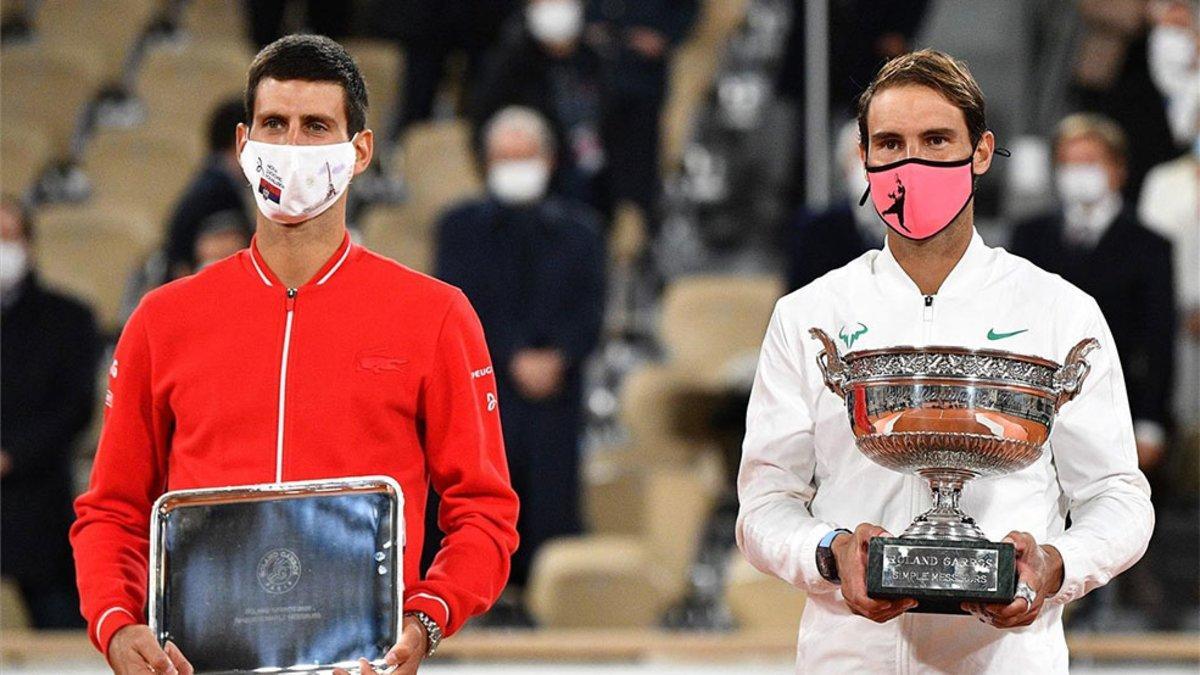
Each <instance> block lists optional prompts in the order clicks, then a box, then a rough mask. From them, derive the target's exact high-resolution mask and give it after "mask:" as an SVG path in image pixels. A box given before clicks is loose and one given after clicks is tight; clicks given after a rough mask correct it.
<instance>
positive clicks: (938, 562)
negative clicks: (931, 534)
mask: <svg viewBox="0 0 1200 675" xmlns="http://www.w3.org/2000/svg"><path fill="white" fill-rule="evenodd" d="M999 563H1000V552H999V551H997V550H995V549H979V548H952V547H946V546H900V545H898V544H888V545H886V546H884V547H883V586H884V587H886V588H898V589H909V588H912V589H940V590H956V591H987V592H992V591H995V590H997V589H998V588H999V584H1000V582H999Z"/></svg>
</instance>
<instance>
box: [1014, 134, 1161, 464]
mask: <svg viewBox="0 0 1200 675" xmlns="http://www.w3.org/2000/svg"><path fill="white" fill-rule="evenodd" d="M1126 148H1127V141H1126V138H1125V134H1124V132H1123V131H1122V130H1121V128H1120V127H1119V126H1117V124H1116V123H1115V122H1113V121H1111V120H1109V119H1107V118H1105V117H1102V116H1099V115H1095V114H1090V113H1085V114H1076V115H1071V116H1069V117H1067V118H1065V119H1064V120H1063V121H1062V122H1061V123H1060V124H1059V127H1058V132H1057V134H1056V136H1055V139H1054V160H1055V172H1056V174H1055V175H1056V183H1057V188H1058V193H1059V196H1060V197H1061V201H1062V208H1061V209H1060V210H1058V211H1056V212H1054V213H1049V214H1046V215H1043V216H1040V217H1036V218H1033V219H1031V220H1029V221H1027V222H1023V223H1021V224H1019V225H1018V226H1017V228H1016V230H1015V231H1014V233H1013V238H1012V251H1013V253H1016V254H1017V255H1020V256H1023V257H1025V258H1028V259H1029V260H1030V261H1032V262H1033V263H1034V264H1036V265H1038V266H1039V267H1042V268H1043V269H1046V270H1050V271H1052V272H1057V273H1059V274H1061V275H1062V276H1063V278H1065V279H1066V280H1067V281H1070V282H1071V283H1073V284H1075V285H1076V286H1079V287H1080V288H1081V289H1083V290H1084V291H1086V292H1087V293H1088V294H1089V295H1091V296H1092V297H1093V298H1095V299H1096V302H1097V303H1098V304H1099V305H1100V309H1101V311H1103V312H1104V315H1105V317H1106V318H1107V319H1108V324H1109V326H1110V327H1111V328H1112V332H1113V337H1114V338H1115V340H1116V343H1117V345H1118V346H1119V348H1120V352H1121V354H1120V356H1121V367H1122V369H1123V370H1124V372H1125V383H1126V388H1127V389H1128V392H1129V405H1130V408H1131V412H1132V413H1133V419H1134V433H1135V436H1136V440H1137V448H1138V463H1139V464H1140V465H1141V469H1142V470H1143V471H1144V472H1146V474H1147V477H1148V478H1150V480H1151V483H1152V484H1153V483H1154V482H1155V473H1156V472H1155V469H1156V468H1158V467H1159V466H1160V465H1161V464H1162V460H1163V451H1164V448H1165V447H1166V442H1165V441H1166V435H1167V433H1168V432H1169V431H1170V429H1171V419H1170V412H1169V411H1170V396H1171V392H1172V384H1173V380H1174V374H1175V363H1174V360H1175V347H1174V336H1175V322H1176V316H1177V315H1176V307H1175V288H1174V276H1173V269H1172V259H1173V258H1172V251H1171V243H1170V242H1169V241H1168V240H1167V239H1165V238H1164V237H1162V236H1161V235H1159V234H1157V233H1155V232H1152V231H1151V230H1149V229H1148V228H1146V227H1145V226H1144V225H1143V224H1142V223H1141V222H1140V221H1139V220H1138V218H1137V215H1136V212H1135V210H1134V206H1135V205H1130V204H1126V203H1125V201H1124V199H1123V198H1122V196H1121V195H1122V190H1123V188H1124V184H1125V178H1126V158H1127V151H1126Z"/></svg>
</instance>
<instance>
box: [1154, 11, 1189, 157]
mask: <svg viewBox="0 0 1200 675" xmlns="http://www.w3.org/2000/svg"><path fill="white" fill-rule="evenodd" d="M1198 13H1200V2H1196V0H1190V1H1186V2H1185V1H1182V0H1171V1H1167V2H1154V3H1151V5H1150V20H1151V23H1152V28H1151V29H1150V35H1149V37H1148V38H1147V44H1146V50H1147V55H1146V56H1147V59H1148V61H1149V64H1150V78H1151V80H1153V81H1154V85H1155V86H1156V87H1158V90H1159V91H1160V92H1162V95H1163V98H1165V99H1166V102H1167V122H1168V124H1170V126H1171V135H1172V136H1173V137H1174V139H1175V144H1176V145H1190V144H1194V143H1195V142H1196V140H1195V139H1196V138H1197V134H1198V133H1200V84H1198V83H1200V40H1197V34H1198V33H1200V17H1198V16H1197V14H1198Z"/></svg>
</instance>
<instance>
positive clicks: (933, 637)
mask: <svg viewBox="0 0 1200 675" xmlns="http://www.w3.org/2000/svg"><path fill="white" fill-rule="evenodd" d="M1129 264H1131V265H1136V264H1138V263H1137V261H1135V260H1130V261H1129ZM812 326H816V327H819V328H822V329H824V330H825V332H826V333H828V334H829V335H830V336H834V339H835V340H836V341H837V343H838V347H839V349H840V350H841V352H842V353H843V354H845V353H847V352H848V351H857V350H862V349H875V348H884V347H892V346H898V345H917V346H923V345H956V346H962V347H968V348H973V349H981V348H991V349H1003V350H1006V351H1011V352H1016V353H1020V354H1029V355H1035V356H1041V357H1044V358H1048V359H1052V360H1054V361H1056V362H1059V363H1062V362H1063V360H1064V359H1065V357H1066V355H1067V352H1068V351H1069V350H1070V348H1071V347H1072V346H1074V345H1075V343H1077V342H1078V341H1079V340H1081V339H1083V338H1085V337H1095V338H1097V339H1098V340H1099V341H1100V346H1101V348H1100V349H1098V350H1096V351H1093V352H1092V353H1091V354H1090V355H1089V356H1088V360H1089V362H1090V363H1091V364H1092V371H1091V374H1090V375H1089V377H1088V379H1087V381H1086V382H1085V383H1084V386H1083V390H1082V392H1081V393H1080V394H1079V396H1077V397H1076V398H1075V399H1074V400H1073V401H1071V402H1069V403H1067V404H1066V405H1065V406H1064V407H1063V408H1062V410H1060V411H1059V414H1058V416H1057V418H1056V420H1055V423H1054V428H1053V431H1052V432H1051V435H1050V439H1049V441H1048V443H1047V444H1046V446H1045V448H1044V452H1043V453H1042V457H1041V458H1040V459H1039V460H1038V461H1036V462H1035V463H1034V464H1033V465H1031V466H1029V467H1027V468H1025V469H1024V470H1022V471H1019V472H1016V473H1012V474H1008V475H1005V476H997V477H993V478H986V479H979V480H973V481H971V482H970V483H968V484H967V486H966V489H965V490H964V493H963V498H962V503H961V506H962V508H963V509H964V510H965V511H966V512H967V513H969V514H971V515H972V516H974V517H975V518H976V520H977V521H978V523H979V526H980V527H981V528H983V531H984V532H985V533H986V534H987V536H988V538H989V539H991V540H993V541H998V540H999V539H1001V538H1002V537H1004V535H1006V534H1007V533H1008V532H1010V531H1012V530H1021V531H1025V532H1029V533H1030V534H1032V535H1033V536H1034V538H1035V539H1037V541H1038V543H1049V544H1053V545H1054V546H1056V547H1057V548H1058V550H1059V551H1061V553H1062V557H1063V566H1064V580H1063V585H1062V588H1061V589H1060V590H1059V592H1058V593H1057V594H1056V595H1055V596H1054V597H1052V598H1050V599H1049V600H1048V601H1047V602H1046V604H1045V606H1044V607H1043V609H1042V612H1041V615H1040V616H1039V617H1038V619H1037V621H1036V622H1034V624H1033V625H1031V626H1028V627H1025V628H1017V629H1007V630H1004V629H998V628H995V627H993V626H990V625H987V624H984V623H981V622H979V621H978V620H977V619H975V618H974V617H971V616H946V615H934V614H905V615H902V616H900V617H899V618H897V619H894V620H892V621H889V622H887V623H884V624H877V623H874V622H872V621H870V620H868V619H865V618H862V617H859V616H857V615H854V614H851V613H850V610H849V609H848V608H847V607H846V604H845V602H844V601H843V600H842V597H841V591H840V588H839V587H838V586H837V585H835V584H833V583H830V582H828V581H826V580H825V579H823V578H822V577H821V575H820V574H819V573H818V572H817V567H816V547H817V543H818V542H819V541H820V539H821V538H822V537H823V536H824V535H825V534H827V533H828V532H829V531H830V530H831V529H833V528H835V527H844V528H847V529H850V530H853V529H854V527H855V526H857V525H858V524H859V523H862V522H871V523H877V524H879V525H881V526H883V527H884V528H886V529H887V530H888V531H889V532H892V533H893V534H899V533H900V532H902V531H903V530H904V528H905V527H907V526H908V524H909V523H910V522H911V521H912V519H913V518H914V517H915V516H916V515H917V514H919V513H921V512H922V511H924V510H926V509H927V508H929V506H930V494H929V489H928V487H927V484H926V483H925V481H924V480H922V479H920V478H918V477H916V476H909V475H903V474H900V473H897V472H894V471H890V470H888V469H885V468H883V467H881V466H878V465H877V464H875V463H873V462H872V461H871V460H869V459H867V458H866V457H865V456H864V455H863V454H862V453H860V452H859V451H858V449H857V448H856V447H855V445H854V438H853V436H852V434H851V431H850V424H849V422H848V421H847V419H846V408H845V405H844V404H843V403H842V400H841V399H840V398H838V397H837V396H835V395H834V394H833V393H831V392H830V391H829V390H828V389H826V388H825V385H824V382H823V381H822V379H821V374H820V371H819V369H818V368H817V364H816V354H817V352H818V351H820V345H819V343H818V342H817V341H816V340H814V339H813V338H811V337H810V336H809V334H808V329H809V328H810V327H812ZM1017 331H1023V332H1017ZM989 333H992V336H993V337H994V336H996V335H1000V336H1003V335H1005V334H1011V333H1015V334H1013V335H1011V336H1010V337H1002V338H1001V339H996V340H993V339H990V338H989ZM839 335H844V336H846V337H845V338H844V339H843V338H839V337H837V336H839ZM855 335H857V337H855ZM847 340H852V341H853V343H852V345H851V346H850V347H849V348H847V345H846V341H847ZM738 497H739V499H740V501H741V509H740V512H739V513H738V521H737V541H738V546H739V547H740V548H741V549H742V551H743V552H744V553H745V555H746V557H747V558H748V559H749V560H750V562H751V563H752V564H753V565H754V566H755V567H757V568H758V569H759V570H762V571H763V572H766V573H768V574H773V575H775V576H777V577H779V578H781V579H783V580H785V581H787V582H788V583H790V584H792V585H794V586H796V587H798V588H800V589H802V590H804V591H807V593H808V604H807V606H806V607H805V610H804V616H803V618H802V620H801V623H800V636H799V644H798V645H797V654H796V669H797V672H803V673H860V672H879V673H984V672H987V673H1001V672H1004V673H1012V672H1019V673H1050V672H1053V673H1065V672H1067V645H1066V641H1065V639H1064V637H1063V629H1062V605H1064V604H1065V603H1067V602H1070V601H1071V600H1074V599H1076V598H1078V597H1080V596H1082V595H1083V594H1085V593H1087V592H1089V591H1091V590H1092V589H1094V588H1097V587H1099V586H1102V585H1103V584H1105V583H1106V582H1108V580H1109V579H1111V578H1112V577H1113V576H1114V575H1116V574H1118V573H1120V572H1122V571H1123V570H1125V569H1127V568H1128V567H1129V566H1130V565H1132V564H1133V563H1134V562H1136V561H1137V560H1138V558H1140V557H1141V555H1142V553H1143V552H1144V551H1145V548H1146V544H1147V542H1148V541H1149V539H1150V532H1151V530H1152V529H1153V527H1154V512H1153V510H1152V508H1151V505H1150V488H1149V485H1148V484H1147V483H1146V479H1145V477H1144V476H1143V475H1142V474H1141V472H1140V471H1138V468H1137V456H1136V451H1135V446H1134V440H1133V426H1132V422H1131V420H1130V413H1129V403H1128V400H1127V398H1126V394H1125V382H1124V377H1123V375H1122V374H1121V366H1120V362H1119V361H1118V359H1117V350H1116V346H1115V345H1114V344H1113V338H1112V335H1111V333H1109V330H1108V325H1107V323H1106V322H1105V320H1104V317H1103V316H1102V315H1101V313H1100V309H1099V307H1098V306H1097V305H1096V302H1095V301H1094V300H1093V299H1092V298H1091V297H1090V296H1088V295H1087V294H1085V293H1084V292H1082V291H1080V290H1079V289H1077V288H1075V287H1074V286H1072V285H1071V284H1069V283H1067V282H1066V281H1064V280H1063V279H1062V278H1061V277H1059V276H1057V275H1054V274H1050V273H1048V272H1045V271H1043V270H1041V269H1039V268H1037V267H1035V266H1034V265H1033V264H1032V263H1030V262H1028V261H1027V260H1025V259H1023V258H1019V257H1017V256H1014V255H1012V254H1010V253H1008V252H1006V251H1005V250H1004V249H999V248H989V247H988V246H987V245H985V244H984V243H983V240H982V239H981V238H980V237H979V235H978V234H977V233H976V234H974V236H973V238H972V240H971V243H970V245H969V247H968V248H967V251H966V253H965V254H964V255H963V257H962V259H961V260H960V261H959V262H958V264H957V265H956V266H955V268H954V270H953V271H951V273H950V275H949V277H947V278H946V281H945V282H944V283H943V284H942V287H941V289H939V291H938V293H937V294H936V295H934V296H929V297H928V298H927V297H925V296H922V294H921V292H920V290H918V288H917V286H916V284H915V283H914V282H913V281H912V280H911V279H910V278H909V277H908V275H907V274H906V273H905V272H904V270H903V269H902V268H901V267H900V266H899V264H898V263H897V262H896V259H895V258H894V257H893V256H892V254H891V252H890V251H889V250H888V248H887V247H885V248H884V249H883V250H880V251H870V252H868V253H865V254H863V255H862V256H861V257H859V258H857V259H856V260H854V261H852V262H851V263H850V264H848V265H846V266H845V267H842V268H840V269H837V270H834V271H833V272H830V273H829V274H826V275H825V276H823V277H821V278H819V279H817V280H816V281H814V282H812V283H811V284H809V285H808V286H805V287H804V288H802V289H800V290H798V291H796V292H794V293H791V294H789V295H787V296H785V297H784V298H782V299H780V300H779V302H778V303H777V304H776V306H775V312H774V316H773V317H772V319H771V324H770V327H769V328H768V329H767V335H766V338H765V339H764V341H763V347H762V353H761V355H760V358H759V364H758V372H757V374H756V376H755V381H754V388H753V391H752V393H751V395H750V406H749V410H748V411H747V419H746V439H745V443H744V446H743V456H742V464H741V471H740V474H739V476H738ZM1068 512H1070V514H1071V521H1072V525H1071V528H1070V529H1069V530H1064V527H1065V519H1066V516H1067V513H1068Z"/></svg>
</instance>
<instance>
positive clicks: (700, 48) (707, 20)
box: [661, 0, 750, 170]
mask: <svg viewBox="0 0 1200 675" xmlns="http://www.w3.org/2000/svg"><path fill="white" fill-rule="evenodd" d="M749 4H750V2H749V0H705V2H704V3H703V4H702V6H701V11H700V18H699V20H698V21H697V22H696V27H695V28H694V29H692V33H691V35H690V36H688V39H687V40H686V41H685V42H684V43H683V44H682V45H680V47H679V50H678V51H677V52H676V53H675V55H674V56H673V57H672V58H671V71H670V85H669V88H668V91H667V102H666V104H665V105H664V106H663V115H662V125H663V133H662V160H661V161H662V165H663V167H664V168H665V169H667V170H670V169H672V168H674V167H676V166H678V165H679V161H680V159H681V158H682V157H683V149H684V147H685V145H686V143H687V139H688V138H690V137H691V135H692V121H693V120H694V119H695V117H696V112H697V110H699V108H700V105H701V104H702V103H703V102H704V99H705V97H706V96H707V95H708V92H709V91H710V90H711V89H712V85H713V78H714V77H715V76H716V72H717V66H718V65H719V63H720V59H721V56H722V55H723V54H724V53H725V42H726V41H727V40H728V39H729V36H730V35H732V34H733V32H734V30H736V29H737V27H738V25H739V24H740V23H741V22H742V19H743V18H744V17H745V15H746V8H747V7H748V6H749Z"/></svg>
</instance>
